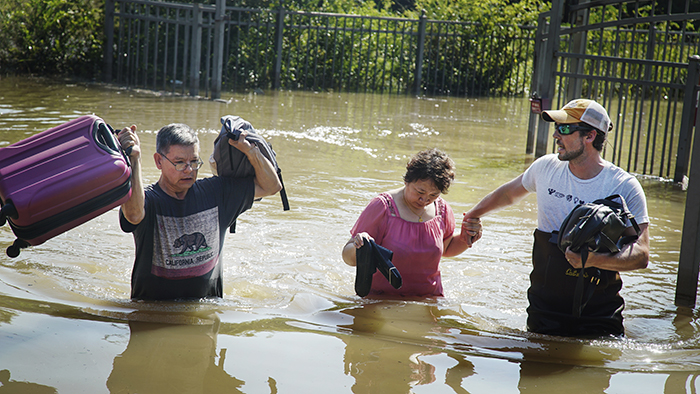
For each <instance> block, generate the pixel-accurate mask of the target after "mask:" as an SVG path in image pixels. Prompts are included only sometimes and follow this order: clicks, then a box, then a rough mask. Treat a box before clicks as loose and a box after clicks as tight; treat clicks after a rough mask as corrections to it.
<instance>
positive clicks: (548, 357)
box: [0, 77, 700, 394]
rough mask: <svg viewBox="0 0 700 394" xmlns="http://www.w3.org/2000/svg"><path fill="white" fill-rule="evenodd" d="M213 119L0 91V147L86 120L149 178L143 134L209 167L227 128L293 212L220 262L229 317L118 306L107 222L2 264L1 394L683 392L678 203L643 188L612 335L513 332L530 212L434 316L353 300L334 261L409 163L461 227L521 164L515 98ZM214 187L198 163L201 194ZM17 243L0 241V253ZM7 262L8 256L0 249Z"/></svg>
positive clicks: (223, 306) (689, 341)
mask: <svg viewBox="0 0 700 394" xmlns="http://www.w3.org/2000/svg"><path fill="white" fill-rule="evenodd" d="M224 99H225V100H222V101H220V102H219V101H210V100H198V99H192V98H187V97H173V96H168V95H158V94H153V93H149V92H139V91H132V90H126V89H120V88H118V87H108V86H102V85H97V84H75V83H66V82H64V81H58V80H51V81H47V80H37V79H29V78H16V77H2V78H0V148H1V147H3V146H7V145H9V144H11V143H14V142H17V141H19V140H21V139H24V138H26V137H29V136H31V135H33V134H35V133H38V132H40V131H43V130H45V129H48V128H50V127H53V126H56V125H59V124H61V123H64V122H67V121H69V120H72V119H74V118H76V117H78V116H80V115H85V114H92V113H94V114H96V115H98V116H100V117H102V118H103V119H105V121H106V122H107V123H109V124H111V125H112V126H114V127H117V128H121V127H123V126H126V125H130V124H136V125H137V127H138V130H139V132H140V138H141V141H142V145H143V150H144V159H143V163H144V170H143V171H144V178H145V180H146V182H147V183H152V182H155V181H156V180H157V178H158V174H159V172H158V170H157V168H156V167H155V165H154V163H153V160H152V159H151V157H152V155H153V152H154V147H155V132H156V131H157V130H158V129H159V128H160V127H161V126H163V125H165V124H167V123H171V122H183V123H187V124H189V125H190V126H192V127H193V128H195V129H196V130H198V132H199V136H200V140H201V143H202V150H203V154H202V156H203V157H205V158H206V157H208V156H209V154H210V153H211V149H212V144H213V140H214V138H215V136H216V134H217V133H218V131H219V129H220V123H219V119H220V117H221V116H223V115H240V116H242V117H243V118H245V119H247V120H248V121H250V122H251V123H252V124H253V125H254V126H255V127H256V129H257V130H258V131H259V132H260V133H261V134H262V135H264V136H265V137H266V138H267V139H268V141H270V142H271V143H272V145H273V147H274V149H275V150H276V152H277V155H278V160H279V163H280V167H281V168H282V170H283V177H284V183H285V186H286V187H287V190H288V194H289V199H290V205H291V210H290V211H286V212H285V211H283V210H282V204H281V202H280V198H279V196H272V197H268V198H265V199H263V200H262V201H261V202H258V203H256V204H254V207H253V209H252V210H250V211H249V212H247V213H245V214H244V215H243V216H242V217H241V218H239V220H238V226H237V229H236V230H237V231H236V233H235V234H229V235H228V236H227V240H226V244H225V246H224V297H223V299H220V300H208V301H202V302H161V303H150V302H132V301H130V299H129V290H130V285H129V281H130V274H131V267H132V264H133V259H134V244H133V239H132V237H131V235H130V234H125V233H122V232H121V230H120V229H119V225H118V220H117V211H116V210H112V211H109V212H107V213H106V214H104V215H102V216H100V217H98V218H96V219H94V220H92V221H89V222H88V223H85V224H83V225H81V226H79V227H77V228H75V229H73V230H70V231H68V232H66V233H64V234H61V235H59V236H57V237H55V238H52V239H50V240H48V241H47V242H45V243H44V244H41V245H37V246H33V247H30V248H28V249H24V250H22V252H21V254H20V256H19V257H17V258H9V257H7V256H6V255H5V254H4V252H3V253H1V254H0V392H13V393H29V392H32V393H36V392H47V393H50V392H59V393H174V392H179V393H224V392H225V393H237V392H240V393H409V392H410V393H483V392H489V393H518V392H520V393H538V394H548V393H561V392H572V393H602V392H605V393H641V392H649V393H651V392H653V393H662V392H665V393H686V392H687V393H695V392H698V390H700V381H698V379H697V377H698V373H699V372H700V324H699V320H698V316H699V314H698V312H697V311H695V310H693V311H691V310H679V309H678V308H676V307H675V306H674V303H673V300H674V292H675V282H676V269H677V266H678V258H679V250H680V239H681V229H682V222H683V212H684V207H685V200H686V194H685V192H683V191H681V190H680V188H679V187H678V186H676V185H673V184H672V183H670V182H666V181H663V180H659V179H643V180H642V184H643V186H644V188H645V191H646V193H647V198H648V202H649V213H650V216H651V227H650V229H651V262H650V264H649V267H648V268H647V269H644V270H639V271H635V272H629V273H623V274H622V278H623V281H624V283H625V286H624V288H623V296H624V298H625V300H626V309H625V312H624V316H625V326H626V333H627V335H626V337H625V338H624V339H601V340H579V339H565V338H558V337H548V336H542V335H534V334H530V333H527V332H526V331H525V319H526V313H525V308H526V307H527V300H526V290H527V287H528V283H529V279H528V274H529V272H530V265H531V262H530V253H531V247H532V232H533V230H534V228H535V225H536V201H535V198H534V196H529V197H528V198H526V199H525V200H524V201H522V202H520V203H519V204H517V205H515V206H512V207H509V208H507V209H504V210H502V211H500V212H497V213H495V214H493V215H491V216H488V217H486V218H484V219H483V223H484V227H485V231H484V237H483V239H482V240H481V241H479V242H478V243H477V244H476V245H475V247H474V248H472V249H470V250H468V251H467V252H465V253H464V254H462V255H460V256H457V257H454V258H445V259H443V261H442V264H441V270H442V275H443V285H444V288H445V297H444V298H440V299H437V300H396V301H376V300H375V301H371V300H364V299H361V298H359V297H358V296H356V295H355V294H354V288H353V284H354V269H353V268H351V267H348V266H346V265H345V264H344V263H343V262H342V259H341V256H340V251H341V248H342V246H343V245H344V244H345V242H346V241H347V239H348V237H349V231H350V228H351V226H352V225H353V223H354V222H355V220H356V218H357V216H358V215H359V213H360V212H361V211H362V209H363V208H364V207H365V205H366V204H367V203H368V201H369V200H370V199H371V198H372V197H373V196H375V195H376V194H377V193H379V192H382V191H386V190H390V189H392V188H396V187H399V186H401V184H402V181H401V177H402V176H403V172H404V170H405V163H406V160H407V158H408V157H409V156H411V155H412V154H414V153H415V152H417V151H419V150H421V149H424V148H427V147H438V148H441V149H443V150H445V151H446V152H448V153H449V154H450V156H451V157H452V158H453V159H454V160H455V162H456V166H457V182H456V183H455V184H454V185H453V186H452V188H451V189H450V192H449V194H447V195H445V196H444V197H445V199H446V200H447V201H448V202H449V203H450V204H451V205H452V207H453V209H454V211H455V213H456V215H457V216H458V223H459V220H460V219H461V212H464V211H466V210H468V209H469V208H470V207H471V206H472V205H473V204H475V203H476V202H478V201H479V199H481V198H482V197H483V196H484V195H485V194H487V193H488V192H490V191H491V190H493V189H494V188H496V187H497V186H499V185H500V184H502V183H504V182H506V181H508V180H510V179H512V178H514V177H515V176H517V175H518V174H520V173H521V172H522V171H523V170H524V169H525V168H527V166H528V165H529V164H530V163H531V162H532V160H533V157H532V156H530V155H526V154H525V141H526V125H527V119H528V111H529V103H528V101H527V99H525V98H492V99H487V98H483V99H473V98H471V99H467V98H436V99H429V98H421V99H418V98H415V97H406V96H389V95H371V94H351V93H340V94H338V93H310V92H264V94H229V95H227V96H225V97H224ZM208 175H210V170H209V168H208V167H207V166H206V165H205V167H203V169H202V170H200V176H208ZM13 240H14V236H13V233H12V231H11V229H10V228H9V226H7V225H5V226H3V227H2V228H0V249H3V250H4V249H5V248H6V247H7V246H9V245H10V244H11V243H12V241H13ZM0 252H1V251H0Z"/></svg>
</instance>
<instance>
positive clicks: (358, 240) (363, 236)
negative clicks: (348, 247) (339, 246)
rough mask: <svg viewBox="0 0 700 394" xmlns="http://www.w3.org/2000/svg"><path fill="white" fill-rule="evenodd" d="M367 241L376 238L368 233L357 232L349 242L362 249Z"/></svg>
mask: <svg viewBox="0 0 700 394" xmlns="http://www.w3.org/2000/svg"><path fill="white" fill-rule="evenodd" d="M365 241H374V238H372V236H371V235H369V234H367V233H357V234H356V235H355V236H354V237H352V238H351V239H350V241H349V242H348V243H350V242H352V244H353V245H355V249H360V248H361V247H362V245H364V244H365Z"/></svg>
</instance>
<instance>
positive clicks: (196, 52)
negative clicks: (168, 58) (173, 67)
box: [190, 3, 202, 96]
mask: <svg viewBox="0 0 700 394" xmlns="http://www.w3.org/2000/svg"><path fill="white" fill-rule="evenodd" d="M192 7H193V15H192V44H191V45H192V46H191V50H192V52H191V54H190V63H191V64H190V96H198V95H199V70H200V67H201V65H200V63H201V59H202V4H200V3H197V4H193V5H192Z"/></svg>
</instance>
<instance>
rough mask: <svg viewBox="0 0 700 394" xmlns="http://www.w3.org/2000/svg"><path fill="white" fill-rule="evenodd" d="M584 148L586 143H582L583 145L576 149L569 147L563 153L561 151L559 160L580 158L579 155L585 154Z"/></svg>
mask: <svg viewBox="0 0 700 394" xmlns="http://www.w3.org/2000/svg"><path fill="white" fill-rule="evenodd" d="M583 148H584V145H583V144H581V145H580V146H579V148H578V149H576V150H568V149H567V150H566V151H564V152H563V153H560V154H559V160H561V161H571V160H574V159H576V158H578V157H579V156H581V155H582V154H583Z"/></svg>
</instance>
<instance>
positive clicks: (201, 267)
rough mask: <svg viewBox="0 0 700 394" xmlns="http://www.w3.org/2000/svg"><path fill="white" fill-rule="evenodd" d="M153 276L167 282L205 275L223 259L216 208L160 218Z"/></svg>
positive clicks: (157, 217)
mask: <svg viewBox="0 0 700 394" xmlns="http://www.w3.org/2000/svg"><path fill="white" fill-rule="evenodd" d="M156 221H157V226H158V228H159V231H156V232H155V234H154V250H153V266H152V268H151V273H153V274H154V275H156V276H159V277H161V278H166V279H185V278H193V277H197V276H202V275H204V274H206V273H207V272H209V271H211V270H212V269H213V268H214V266H216V262H217V261H218V259H219V255H218V253H219V213H218V208H217V207H214V208H211V209H208V210H206V211H202V212H198V213H195V214H193V215H190V216H184V217H172V216H162V215H157V216H156Z"/></svg>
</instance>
